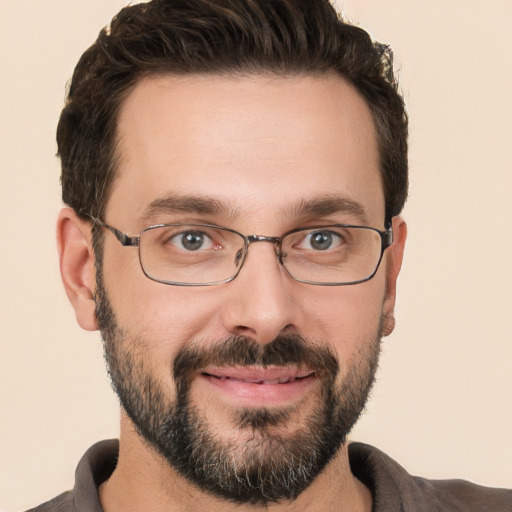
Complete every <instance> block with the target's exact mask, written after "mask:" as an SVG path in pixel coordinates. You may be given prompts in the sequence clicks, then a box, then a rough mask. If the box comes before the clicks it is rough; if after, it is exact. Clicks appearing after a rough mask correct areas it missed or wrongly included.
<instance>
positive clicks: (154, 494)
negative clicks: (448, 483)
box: [99, 415, 372, 512]
mask: <svg viewBox="0 0 512 512" xmlns="http://www.w3.org/2000/svg"><path fill="white" fill-rule="evenodd" d="M99 494H100V501H101V504H102V507H103V510H104V511H105V512H121V511H125V510H130V511H132V512H145V511H147V510H151V511H152V512H164V511H165V512H178V511H180V512H183V511H185V510H208V511H209V512H228V511H237V512H240V511H244V512H245V511H247V512H260V511H261V512H263V511H265V512H269V511H270V512H299V511H301V512H302V511H307V510H318V511H322V512H330V511H333V512H334V511H336V512H349V511H350V512H370V510H371V506H372V498H371V494H370V492H369V490H368V489H367V488H366V487H365V486H364V485H363V484H362V483H361V482H359V480H357V479H356V478H355V477H354V476H353V475H352V473H351V471H350V465H349V460H348V450H347V446H346V445H344V446H342V447H341V448H340V450H339V451H338V453H337V455H336V457H335V458H334V459H333V460H332V461H331V462H330V463H329V464H328V465H327V467H326V468H325V469H324V470H323V471H322V472H321V473H320V475H318V476H317V478H316V479H315V480H314V481H313V482H312V484H311V485H310V486H309V487H308V488H307V489H306V490H304V491H303V492H302V493H301V494H300V495H299V496H298V498H297V499H296V500H294V501H292V502H291V501H283V502H278V503H272V504H269V505H261V504H259V505H251V504H246V505H237V504H233V503H230V502H227V501H225V500H221V499H220V498H217V497H215V496H213V495H211V494H209V493H207V492H205V491H203V490H201V489H200V488H198V487H196V486H195V485H194V484H192V483H190V482H189V481H188V480H186V479H185V478H184V477H183V476H181V475H180V474H178V473H177V472H176V471H175V470H174V469H173V468H172V467H171V466H170V465H169V464H168V463H167V461H165V460H164V459H163V458H162V457H161V456H160V455H159V454H157V453H156V452H155V451H154V450H153V449H152V448H151V447H149V446H148V445H147V443H146V442H145V441H144V440H142V439H141V437H140V436H139V434H137V433H136V431H135V429H134V427H133V425H132V424H131V422H130V421H129V420H128V419H127V418H126V417H125V416H124V415H123V419H122V421H121V436H120V445H119V460H118V464H117V467H116V469H115V471H114V473H113V474H112V476H111V477H110V479H109V480H107V481H106V482H105V483H103V484H102V485H101V487H100V489H99Z"/></svg>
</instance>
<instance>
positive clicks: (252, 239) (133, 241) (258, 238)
mask: <svg viewBox="0 0 512 512" xmlns="http://www.w3.org/2000/svg"><path fill="white" fill-rule="evenodd" d="M88 217H89V218H90V219H91V221H92V223H93V224H96V225H97V226H100V227H103V228H105V229H108V230H109V231H110V232H111V233H112V234H113V235H114V236H115V237H116V238H117V240H118V241H119V242H120V243H121V245H122V246H123V247H137V248H138V253H139V263H140V267H141V269H142V272H143V273H144V275H145V276H146V277H147V278H148V279H151V280H152V281H155V282H157V283H162V284H166V285H171V286H213V285H217V284H223V283H229V282H231V281H233V280H234V279H236V277H237V276H238V274H239V273H240V271H241V270H242V267H243V265H244V263H245V260H246V258H247V254H248V253H249V246H250V245H251V244H253V243H256V242H268V243H271V244H273V245H274V247H275V250H276V255H277V259H278V261H279V263H280V265H281V266H282V267H283V268H284V270H285V271H286V273H287V274H288V275H289V276H290V277H291V278H292V279H293V280H294V281H297V282H299V283H305V284H312V285H316V286H350V285H353V284H360V283H365V282H366V281H369V280H370V279H372V278H373V277H374V276H375V274H376V273H377V271H378V270H379V267H380V263H381V261H382V256H383V255H384V251H385V250H386V249H387V248H388V247H390V246H391V245H392V244H393V228H392V225H391V223H389V224H388V227H387V229H386V230H384V231H382V230H380V229H377V228H374V227H371V226H357V225H353V224H323V225H318V226H308V227H304V228H295V229H292V230H290V231H287V232H286V233H284V234H283V235H281V236H265V235H243V234H242V233H240V232H238V231H236V230H234V229H230V228H226V227H224V226H217V225H216V224H193V223H192V224H188V223H183V222H177V223H170V224H154V225H151V226H148V227H147V228H144V229H143V230H142V231H141V232H140V234H139V235H138V236H131V235H128V234H127V233H123V232H122V231H121V230H119V229H117V228H115V227H113V226H111V225H109V224H107V223H105V222H103V221H102V220H100V219H97V218H96V217H93V216H91V215H88ZM166 226H170V227H172V226H190V227H205V228H213V229H223V230H225V231H229V232H231V233H234V234H236V235H238V236H239V237H240V238H242V239H243V241H244V248H243V254H242V257H241V259H240V263H239V267H238V270H237V271H236V273H235V274H234V275H233V276H231V277H229V278H227V279H223V280H220V281H211V282H207V283H182V282H179V281H166V280H165V279H157V278H156V277H153V276H151V275H150V274H148V272H147V271H146V269H145V268H144V264H143V263H142V258H141V253H140V239H141V237H142V235H143V234H144V233H145V232H146V231H150V230H152V229H156V228H162V227H166ZM333 227H339V228H355V229H369V230H371V231H374V232H375V233H378V234H379V236H380V240H381V250H380V256H379V260H378V262H377V265H376V266H375V270H374V271H373V272H372V273H371V274H370V275H369V276H368V277H366V278H364V279H359V280H357V281H349V282H329V283H323V282H318V281H308V280H304V279H297V278H296V277H294V276H293V275H292V274H291V273H290V271H289V270H288V269H287V268H286V265H285V263H284V262H283V253H282V251H281V244H282V241H283V238H285V237H286V236H288V235H291V234H293V233H297V232H299V231H309V230H314V229H324V228H333Z"/></svg>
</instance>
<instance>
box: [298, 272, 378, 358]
mask: <svg viewBox="0 0 512 512" xmlns="http://www.w3.org/2000/svg"><path fill="white" fill-rule="evenodd" d="M376 278H377V276H375V278H374V279H373V280H371V281H368V282H366V283H361V284H358V285H352V286H344V287H332V288H327V287H326V288H323V289H322V288H321V287H319V288H318V289H315V290H316V293H314V294H313V293H312V294H311V297H310V299H309V300H308V302H307V305H306V311H308V312H309V313H308V317H307V326H305V329H304V334H305V335H306V336H308V337H311V338H312V339H313V340H319V341H322V342H324V343H328V344H329V345H331V347H332V348H333V349H334V350H335V351H336V353H337V355H338V357H339V358H340V361H341V360H342V359H347V358H348V359H350V357H351V354H352V353H353V352H355V351H357V350H358V349H359V348H361V347H364V346H366V345H367V344H368V343H370V342H371V341H373V340H374V338H375V336H376V334H377V333H378V330H379V326H380V321H381V316H382V301H383V298H384V283H383V282H381V280H380V279H378V278H377V279H376Z"/></svg>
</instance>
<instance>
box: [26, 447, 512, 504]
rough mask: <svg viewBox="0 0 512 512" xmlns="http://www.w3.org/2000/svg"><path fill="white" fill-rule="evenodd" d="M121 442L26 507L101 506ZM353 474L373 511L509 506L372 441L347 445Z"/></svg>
mask: <svg viewBox="0 0 512 512" xmlns="http://www.w3.org/2000/svg"><path fill="white" fill-rule="evenodd" d="M118 452H119V442H118V441H117V440H109V441H101V442H100V443H97V444H95V445H94V446H92V447H91V448H90V449H89V450H88V451H87V452H86V453H85V455H84V456H83V457H82V459H81V461H80V462H79V464H78V467H77V469H76V474H75V487H74V489H73V490H72V491H68V492H65V493H63V494H61V495H60V496H57V497H56V498H54V499H53V500H50V501H48V502H46V503H44V504H42V505H40V506H38V507H36V508H33V509H31V510H30V511H27V512H103V509H102V507H101V503H100V499H99V496H98V487H99V486H100V485H101V484H102V483H103V482H105V481H106V480H107V479H108V478H109V477H110V475H111V474H112V472H113V471H114V469H115V467H116V464H117V457H118ZM349 460H350V467H351V469H352V472H353V474H354V475H355V476H356V477H357V478H358V479H359V480H360V481H361V482H363V483H364V484H365V485H366V486H367V487H368V488H369V489H370V491H371V493H372V496H373V512H512V489H494V488H490V487H482V486H480V485H476V484H473V483H470V482H467V481H465V480H427V479H425V478H419V477H413V476H411V475H409V474H408V473H407V471H405V469H404V468H402V467H401V466H400V465H399V464H398V463H397V462H395V461H394V460H393V459H391V458H390V457H388V456H387V455H386V454H384V453H383V452H381V451H380V450H378V449H377V448H374V447H372V446H369V445H366V444H362V443H351V444H350V445H349Z"/></svg>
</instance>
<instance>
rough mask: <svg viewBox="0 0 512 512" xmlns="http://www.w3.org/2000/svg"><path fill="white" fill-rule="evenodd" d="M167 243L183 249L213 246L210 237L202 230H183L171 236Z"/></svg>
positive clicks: (194, 249)
mask: <svg viewBox="0 0 512 512" xmlns="http://www.w3.org/2000/svg"><path fill="white" fill-rule="evenodd" d="M168 243H169V244H171V245H173V246H174V247H177V248H178V249H182V250H185V251H199V250H201V249H203V250H204V249H212V248H213V247H214V244H213V241H212V239H211V238H210V237H209V236H208V235H207V234H206V233H204V232H203V231H184V232H183V233H179V234H177V235H174V236H172V237H171V238H170V239H169V241H168Z"/></svg>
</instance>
